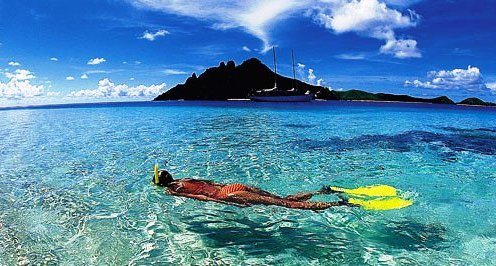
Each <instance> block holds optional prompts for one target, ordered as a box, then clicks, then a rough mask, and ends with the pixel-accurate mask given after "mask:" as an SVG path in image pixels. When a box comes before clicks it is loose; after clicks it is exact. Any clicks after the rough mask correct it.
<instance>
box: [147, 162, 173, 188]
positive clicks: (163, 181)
mask: <svg viewBox="0 0 496 266" xmlns="http://www.w3.org/2000/svg"><path fill="white" fill-rule="evenodd" d="M152 181H153V183H154V184H155V185H157V186H165V187H166V186H168V185H169V184H170V183H171V182H172V181H174V178H172V175H171V174H170V173H169V172H167V171H166V170H158V163H156V164H155V166H154V167H153V179H152Z"/></svg>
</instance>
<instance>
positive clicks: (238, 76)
mask: <svg viewBox="0 0 496 266" xmlns="http://www.w3.org/2000/svg"><path fill="white" fill-rule="evenodd" d="M275 76H276V79H277V84H278V86H279V87H282V88H291V87H292V86H293V79H291V78H288V77H284V76H281V75H279V74H277V75H275ZM273 86H274V72H273V71H272V70H271V69H270V68H268V67H267V66H266V65H264V64H263V63H262V62H261V61H260V60H258V59H256V58H251V59H248V60H246V61H245V62H243V63H242V64H241V65H238V66H236V64H235V63H234V61H229V62H227V64H226V63H224V62H221V63H220V65H219V66H218V67H211V68H208V69H207V70H205V72H203V73H202V74H201V75H200V76H197V75H196V74H195V73H193V75H192V76H191V77H189V78H188V79H187V80H186V82H185V83H184V84H179V85H177V86H175V87H173V88H172V89H170V90H168V91H166V92H164V93H162V94H160V95H159V96H157V97H156V98H155V99H153V100H154V101H167V100H229V99H247V98H248V97H249V95H250V93H252V92H253V91H254V90H260V89H269V88H272V87H273ZM296 86H297V87H298V88H299V89H300V90H302V91H310V92H311V93H313V94H314V95H315V99H321V100H347V101H378V102H411V103H436V104H461V105H477V106H496V104H494V103H490V102H485V101H482V100H481V99H478V98H467V99H465V100H463V101H461V102H459V103H455V102H454V101H452V100H451V99H450V98H448V97H446V96H440V97H436V98H417V97H412V96H408V95H395V94H389V93H370V92H366V91H361V90H348V91H335V90H330V89H328V88H325V87H322V86H315V85H311V84H308V83H305V82H302V81H300V80H297V81H296Z"/></svg>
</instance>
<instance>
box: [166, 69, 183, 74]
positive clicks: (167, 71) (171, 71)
mask: <svg viewBox="0 0 496 266" xmlns="http://www.w3.org/2000/svg"><path fill="white" fill-rule="evenodd" d="M162 72H163V73H164V74H166V75H185V74H189V73H188V72H185V71H182V70H177V69H165V70H164V71H162Z"/></svg>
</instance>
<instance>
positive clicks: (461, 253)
mask: <svg viewBox="0 0 496 266" xmlns="http://www.w3.org/2000/svg"><path fill="white" fill-rule="evenodd" d="M66 107H69V108H39V109H12V110H2V111H0V129H1V130H0V161H1V166H0V243H2V244H1V245H0V265H16V264H62V265H96V264H98V265H123V264H130V265H145V264H151V263H156V264H164V265H185V264H186V265H188V264H194V265H332V264H340V265H361V264H370V265H420V264H424V265H494V264H496V215H495V214H494V213H495V212H494V210H493V209H494V207H495V206H496V170H495V169H496V156H495V155H496V109H489V108H470V107H453V106H451V107H446V106H437V105H417V104H379V103H348V102H314V103H305V104H303V103H302V104H263V103H251V102H212V103H205V102H166V103H133V104H131V103H130V104H108V105H74V106H66ZM156 161H158V162H159V163H161V164H162V165H164V164H165V162H167V168H168V169H169V170H170V172H171V173H172V174H173V175H174V176H176V177H178V178H182V177H195V178H202V179H211V180H214V181H216V182H223V183H231V182H243V183H247V184H250V185H254V186H258V187H260V188H263V189H265V190H269V191H271V192H274V193H277V194H280V195H286V194H291V193H296V192H299V191H307V190H315V189H319V188H320V187H321V186H322V185H324V184H334V185H337V186H344V187H357V186H362V185H369V184H389V185H393V186H396V187H398V188H400V189H401V191H402V192H401V193H402V195H403V196H404V197H406V198H409V199H412V200H414V202H415V203H414V205H413V206H411V207H409V208H405V209H401V210H394V211H388V212H373V211H365V210H362V209H358V208H349V207H338V208H334V209H328V210H326V211H322V212H313V211H302V210H291V209H284V208H280V207H274V206H255V207H251V208H244V209H238V208H236V207H234V206H225V205H221V204H217V203H210V202H208V203H206V202H200V201H195V200H190V199H184V198H177V197H172V196H169V195H166V194H164V191H163V189H161V188H158V187H154V186H152V185H151V184H150V180H151V169H152V166H153V164H154V163H155V162H156ZM316 200H329V201H331V200H336V198H335V197H334V196H319V197H317V198H316Z"/></svg>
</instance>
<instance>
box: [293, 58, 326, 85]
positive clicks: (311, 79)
mask: <svg viewBox="0 0 496 266" xmlns="http://www.w3.org/2000/svg"><path fill="white" fill-rule="evenodd" d="M305 69H306V65H304V64H302V63H297V64H296V72H298V76H299V78H300V79H301V80H303V81H306V82H308V83H310V84H312V85H317V86H322V85H323V84H324V83H325V81H324V79H322V78H319V79H317V76H316V75H315V73H314V72H315V71H314V70H313V69H312V68H309V69H308V70H307V71H305ZM305 72H306V73H305ZM315 81H317V82H315Z"/></svg>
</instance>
